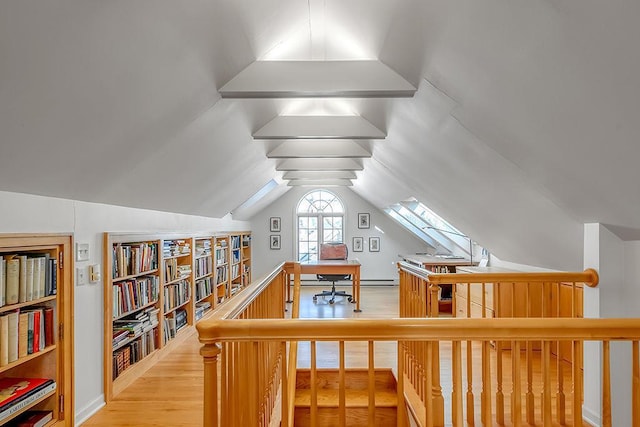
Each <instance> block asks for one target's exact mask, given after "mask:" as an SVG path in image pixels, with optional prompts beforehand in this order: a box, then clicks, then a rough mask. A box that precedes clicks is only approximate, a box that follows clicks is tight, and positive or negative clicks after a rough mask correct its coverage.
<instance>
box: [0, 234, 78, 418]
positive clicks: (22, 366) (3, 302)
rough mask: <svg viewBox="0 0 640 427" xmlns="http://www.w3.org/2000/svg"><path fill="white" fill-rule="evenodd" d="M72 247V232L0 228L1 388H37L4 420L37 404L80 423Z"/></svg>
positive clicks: (8, 409)
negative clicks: (76, 415) (0, 231)
mask: <svg viewBox="0 0 640 427" xmlns="http://www.w3.org/2000/svg"><path fill="white" fill-rule="evenodd" d="M71 247H72V237H71V235H48V234H44V235H17V234H16V235H12V234H0V384H2V387H0V388H9V387H12V386H17V387H19V388H18V389H17V390H21V389H24V390H30V391H31V394H29V395H25V396H26V397H24V399H23V400H21V401H19V399H18V397H19V394H20V392H19V391H18V392H16V393H14V394H15V395H16V399H15V401H13V402H8V403H7V404H6V405H7V406H3V407H2V408H1V409H0V425H5V424H6V423H8V422H10V421H11V420H14V421H16V422H17V420H18V419H22V417H25V416H27V414H29V413H30V411H36V410H37V411H50V412H51V416H52V421H50V422H49V423H48V424H47V425H48V426H50V425H61V426H62V425H64V426H73V425H74V405H73V401H74V395H73V293H72V292H73V286H72V284H71V271H73V258H72V255H71ZM31 387H33V388H31Z"/></svg>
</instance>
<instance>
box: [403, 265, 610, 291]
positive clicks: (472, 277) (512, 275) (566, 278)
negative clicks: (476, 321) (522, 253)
mask: <svg viewBox="0 0 640 427" xmlns="http://www.w3.org/2000/svg"><path fill="white" fill-rule="evenodd" d="M398 266H399V268H400V269H401V270H405V271H408V272H409V273H411V274H413V275H415V276H418V277H421V278H423V279H425V280H428V281H429V282H431V283H435V284H443V283H447V284H448V283H496V282H497V283H509V282H513V283H523V282H529V283H531V282H539V283H543V282H550V283H558V282H575V283H584V284H586V285H587V286H589V287H592V288H593V287H596V286H597V285H598V280H599V277H598V272H597V271H596V270H594V269H592V268H588V269H586V270H584V271H577V272H572V271H559V272H555V271H553V272H533V273H529V272H502V273H431V272H430V271H429V270H425V269H423V268H420V267H417V266H415V265H413V264H409V263H406V262H403V261H401V262H399V263H398Z"/></svg>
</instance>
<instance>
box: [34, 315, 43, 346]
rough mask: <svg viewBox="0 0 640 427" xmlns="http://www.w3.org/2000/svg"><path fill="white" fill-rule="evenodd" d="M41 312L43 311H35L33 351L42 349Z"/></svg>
mask: <svg viewBox="0 0 640 427" xmlns="http://www.w3.org/2000/svg"><path fill="white" fill-rule="evenodd" d="M40 313H42V311H41V310H36V311H34V312H33V352H34V353H37V352H39V351H40V322H41V319H40V318H41V316H40ZM43 338H44V337H43Z"/></svg>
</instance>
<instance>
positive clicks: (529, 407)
mask: <svg viewBox="0 0 640 427" xmlns="http://www.w3.org/2000/svg"><path fill="white" fill-rule="evenodd" d="M526 298H527V301H531V289H530V288H529V287H528V286H527V297H526ZM527 317H531V304H527ZM526 346H527V357H526V363H527V394H526V396H525V402H526V411H527V423H529V424H531V425H534V424H535V423H536V421H535V419H536V414H535V396H534V394H533V342H531V341H527V342H526Z"/></svg>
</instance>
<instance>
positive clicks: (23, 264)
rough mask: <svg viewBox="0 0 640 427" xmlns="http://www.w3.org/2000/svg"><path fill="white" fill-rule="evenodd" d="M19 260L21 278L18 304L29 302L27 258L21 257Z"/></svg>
mask: <svg viewBox="0 0 640 427" xmlns="http://www.w3.org/2000/svg"><path fill="white" fill-rule="evenodd" d="M18 259H19V260H20V278H19V285H20V289H19V290H18V302H26V301H27V256H26V255H20V256H19V257H18Z"/></svg>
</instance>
